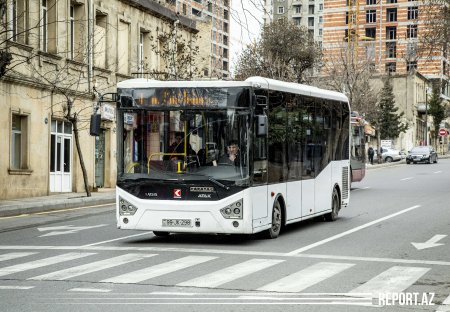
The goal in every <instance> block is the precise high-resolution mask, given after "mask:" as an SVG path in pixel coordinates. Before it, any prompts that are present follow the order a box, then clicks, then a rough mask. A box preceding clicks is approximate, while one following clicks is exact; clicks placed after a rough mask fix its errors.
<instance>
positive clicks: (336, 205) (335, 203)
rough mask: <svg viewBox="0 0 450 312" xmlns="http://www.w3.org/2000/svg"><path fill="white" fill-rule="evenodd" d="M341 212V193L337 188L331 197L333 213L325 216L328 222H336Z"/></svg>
mask: <svg viewBox="0 0 450 312" xmlns="http://www.w3.org/2000/svg"><path fill="white" fill-rule="evenodd" d="M339 210H341V200H340V198H339V192H338V190H337V189H336V188H334V189H333V194H332V195H331V212H329V213H327V214H326V215H325V220H326V221H335V220H336V219H337V217H338V214H339Z"/></svg>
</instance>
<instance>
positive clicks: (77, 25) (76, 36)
mask: <svg viewBox="0 0 450 312" xmlns="http://www.w3.org/2000/svg"><path fill="white" fill-rule="evenodd" d="M68 15H69V29H68V33H67V41H68V52H69V53H68V58H69V59H72V60H74V59H76V60H77V61H80V62H83V61H85V59H86V58H85V55H86V50H85V46H86V45H85V44H84V42H85V33H86V27H85V26H86V25H85V24H84V23H85V21H84V20H85V19H84V7H83V5H80V4H77V3H72V4H71V5H70V7H69V12H68Z"/></svg>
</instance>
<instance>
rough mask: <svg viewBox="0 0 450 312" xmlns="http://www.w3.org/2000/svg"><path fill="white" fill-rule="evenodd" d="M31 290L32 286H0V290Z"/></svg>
mask: <svg viewBox="0 0 450 312" xmlns="http://www.w3.org/2000/svg"><path fill="white" fill-rule="evenodd" d="M33 288H34V286H0V290H27V289H33Z"/></svg>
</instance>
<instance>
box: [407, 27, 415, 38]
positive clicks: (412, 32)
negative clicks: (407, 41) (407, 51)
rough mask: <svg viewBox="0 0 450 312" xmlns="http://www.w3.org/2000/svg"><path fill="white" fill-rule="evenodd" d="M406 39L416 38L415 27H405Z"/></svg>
mask: <svg viewBox="0 0 450 312" xmlns="http://www.w3.org/2000/svg"><path fill="white" fill-rule="evenodd" d="M406 38H417V25H408V26H406Z"/></svg>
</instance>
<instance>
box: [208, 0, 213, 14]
mask: <svg viewBox="0 0 450 312" xmlns="http://www.w3.org/2000/svg"><path fill="white" fill-rule="evenodd" d="M212 11H213V4H212V3H211V2H208V12H212Z"/></svg>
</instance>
